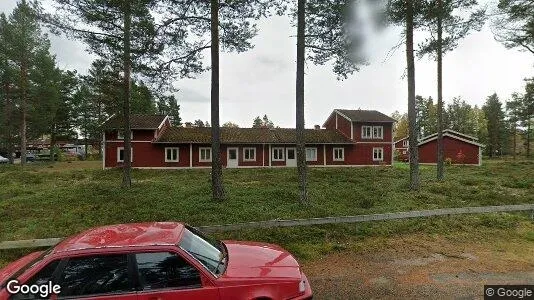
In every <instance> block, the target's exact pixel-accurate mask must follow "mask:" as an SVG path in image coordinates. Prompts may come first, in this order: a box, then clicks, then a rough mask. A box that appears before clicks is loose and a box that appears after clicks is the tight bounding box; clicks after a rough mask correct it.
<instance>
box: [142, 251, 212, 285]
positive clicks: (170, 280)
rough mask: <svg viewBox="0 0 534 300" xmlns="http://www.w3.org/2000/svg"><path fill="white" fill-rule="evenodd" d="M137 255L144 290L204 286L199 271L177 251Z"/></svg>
mask: <svg viewBox="0 0 534 300" xmlns="http://www.w3.org/2000/svg"><path fill="white" fill-rule="evenodd" d="M135 256H136V260H137V269H138V270H139V279H140V281H141V282H140V283H141V286H142V287H143V289H144V290H156V289H167V288H176V289H190V288H199V287H201V286H202V284H201V280H200V273H199V271H198V270H197V269H196V268H195V267H193V266H191V265H190V264H189V263H188V262H187V261H186V260H185V259H183V258H182V257H180V256H179V255H177V254H175V253H169V252H155V253H139V254H136V255H135Z"/></svg>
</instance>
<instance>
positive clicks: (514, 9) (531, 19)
mask: <svg viewBox="0 0 534 300" xmlns="http://www.w3.org/2000/svg"><path fill="white" fill-rule="evenodd" d="M496 15H497V17H496V18H495V20H494V24H493V27H494V32H495V34H496V38H497V40H499V41H501V42H502V43H503V44H504V45H505V46H506V47H508V48H522V49H524V50H527V51H529V52H530V53H532V54H534V3H533V2H532V1H530V0H499V4H498V11H497V13H496Z"/></svg>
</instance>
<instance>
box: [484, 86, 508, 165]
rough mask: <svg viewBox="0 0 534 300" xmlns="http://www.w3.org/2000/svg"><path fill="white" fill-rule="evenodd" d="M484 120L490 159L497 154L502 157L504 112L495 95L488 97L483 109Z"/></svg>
mask: <svg viewBox="0 0 534 300" xmlns="http://www.w3.org/2000/svg"><path fill="white" fill-rule="evenodd" d="M483 110H484V113H485V114H486V119H487V120H488V142H487V145H486V147H487V149H488V155H489V157H490V158H492V157H493V155H494V154H496V153H498V154H499V155H502V149H503V144H504V140H505V128H506V127H505V123H504V111H503V109H502V104H501V102H500V101H499V97H498V96H497V94H493V95H491V96H489V97H488V98H487V100H486V103H485V104H484V107H483Z"/></svg>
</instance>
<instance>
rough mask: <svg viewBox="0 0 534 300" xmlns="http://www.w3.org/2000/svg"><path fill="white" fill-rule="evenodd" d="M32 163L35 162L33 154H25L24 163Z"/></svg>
mask: <svg viewBox="0 0 534 300" xmlns="http://www.w3.org/2000/svg"><path fill="white" fill-rule="evenodd" d="M34 161H35V154H33V153H27V154H26V162H34Z"/></svg>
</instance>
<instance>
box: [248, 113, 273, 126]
mask: <svg viewBox="0 0 534 300" xmlns="http://www.w3.org/2000/svg"><path fill="white" fill-rule="evenodd" d="M264 127H265V128H274V127H275V126H274V123H273V121H271V120H270V119H269V117H268V116H267V115H263V118H261V119H260V117H259V116H258V117H256V118H254V121H253V122H252V128H264Z"/></svg>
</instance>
